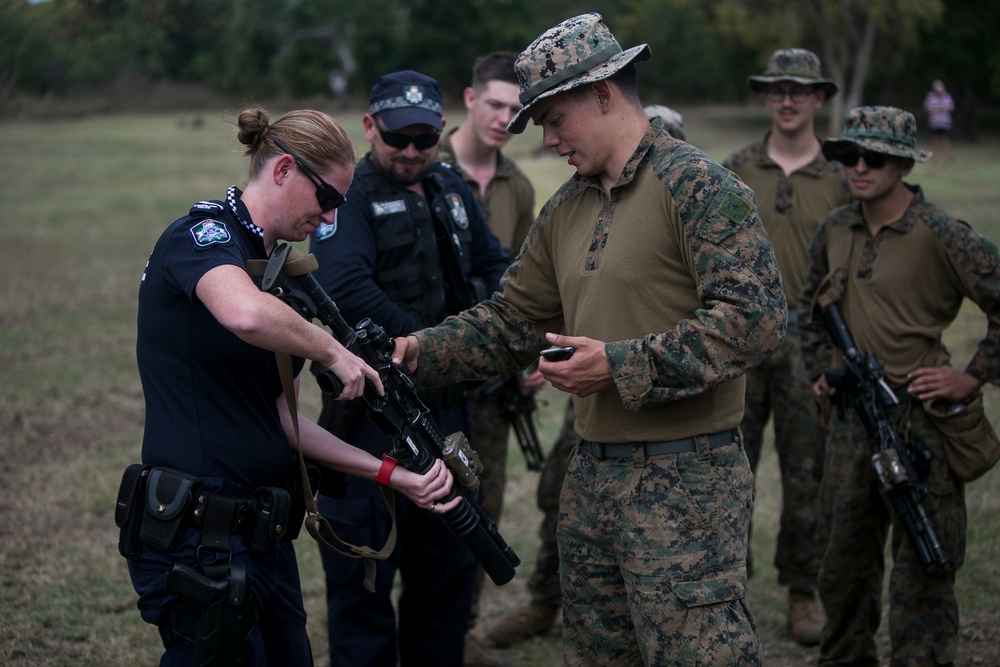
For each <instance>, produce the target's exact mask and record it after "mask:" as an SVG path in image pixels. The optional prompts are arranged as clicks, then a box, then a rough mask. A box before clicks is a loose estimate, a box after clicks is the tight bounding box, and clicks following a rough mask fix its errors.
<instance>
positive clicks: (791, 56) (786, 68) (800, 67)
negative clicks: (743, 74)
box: [747, 49, 838, 99]
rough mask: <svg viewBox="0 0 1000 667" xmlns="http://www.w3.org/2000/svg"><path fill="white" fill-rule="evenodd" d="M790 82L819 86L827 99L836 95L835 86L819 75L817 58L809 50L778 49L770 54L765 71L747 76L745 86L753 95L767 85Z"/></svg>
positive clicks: (831, 81)
mask: <svg viewBox="0 0 1000 667" xmlns="http://www.w3.org/2000/svg"><path fill="white" fill-rule="evenodd" d="M779 81H791V82H793V83H800V84H802V85H803V86H820V87H822V88H823V89H824V90H825V91H826V97H827V99H829V98H831V97H833V96H834V95H836V94H837V90H838V88H837V84H836V83H834V82H833V79H826V78H824V77H823V75H822V74H821V70H820V62H819V56H817V55H816V54H815V53H813V52H812V51H810V50H809V49H779V50H777V51H775V52H774V53H772V54H771V57H770V58H768V61H767V69H766V70H765V71H764V73H763V74H761V75H759V76H748V77H747V85H748V86H750V90H752V91H753V92H755V93H759V92H762V91H764V90H765V89H766V88H767V86H768V84H772V83H778V82H779Z"/></svg>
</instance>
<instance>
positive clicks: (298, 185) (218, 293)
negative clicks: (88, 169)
mask: <svg viewBox="0 0 1000 667" xmlns="http://www.w3.org/2000/svg"><path fill="white" fill-rule="evenodd" d="M235 124H237V125H238V127H239V135H238V138H239V141H240V143H241V144H243V145H244V146H246V150H245V152H244V155H245V156H248V157H249V158H250V169H249V179H248V181H247V184H246V186H245V187H244V188H243V189H240V188H238V187H236V186H235V185H234V186H231V187H230V188H229V189H228V190H227V191H226V194H225V197H224V198H223V199H221V200H211V201H201V202H198V203H196V204H195V205H194V206H192V207H191V209H190V212H189V213H188V214H187V215H185V216H183V217H181V218H179V219H178V220H176V221H175V222H173V223H172V224H171V225H170V226H169V227H168V228H167V229H166V231H164V232H163V234H162V235H161V236H160V238H159V240H158V241H157V242H156V244H155V246H154V248H153V250H152V252H151V254H150V255H149V259H148V261H147V263H146V266H145V270H144V273H143V275H142V281H141V283H140V286H139V297H138V298H139V309H138V320H137V342H136V360H137V362H138V367H139V376H140V378H141V381H142V389H143V394H144V397H145V404H146V405H145V407H146V414H145V431H144V434H143V442H142V464H135V465H133V466H129V469H128V471H127V472H126V475H125V480H124V483H123V484H122V491H121V492H120V494H119V499H118V505H117V510H116V523H118V525H119V527H121V528H122V529H123V530H122V538H123V539H122V541H121V544H120V549H121V551H122V553H123V555H126V557H127V558H128V559H129V560H128V568H129V574H130V576H131V579H132V584H133V586H134V587H135V590H136V592H137V593H138V595H139V600H138V607H139V610H140V612H141V614H142V618H143V619H144V620H145V621H146V622H148V623H151V624H154V625H156V626H158V629H159V632H160V636H161V638H162V640H163V645H164V647H165V652H164V653H163V656H162V658H161V661H160V665H170V666H181V665H183V666H184V667H190V665H192V664H199V665H235V664H244V665H265V664H269V665H296V666H305V665H311V664H312V651H311V648H310V645H309V639H308V636H307V634H306V613H305V609H304V607H303V602H302V591H301V586H300V581H299V573H298V566H297V564H296V557H295V550H294V548H293V546H292V543H291V540H290V539H289V537H290V535H291V534H292V533H294V532H297V526H298V525H301V522H302V515H301V513H300V514H298V516H297V518H296V516H295V512H294V511H293V510H291V507H292V506H294V505H295V500H296V499H295V498H294V497H293V493H294V491H290V490H292V489H294V488H295V487H294V484H295V481H296V480H297V479H298V475H299V466H298V463H297V461H296V459H295V451H294V450H295V445H294V443H295V442H296V437H295V434H294V431H293V427H292V421H291V416H290V414H289V411H288V405H287V403H286V400H285V397H284V395H283V391H282V383H281V381H280V380H279V374H278V367H277V362H276V358H275V353H283V354H288V355H291V356H292V359H293V366H294V369H295V371H296V372H298V371H299V370H301V368H302V366H303V364H304V359H312V360H314V361H316V362H318V363H320V364H322V365H323V366H324V367H326V368H328V369H330V370H331V371H333V372H334V373H335V374H336V375H337V377H338V378H339V379H340V380H341V382H343V384H344V386H345V390H344V394H343V397H344V398H345V399H350V398H353V397H356V396H359V395H360V394H361V392H362V390H363V388H364V385H365V382H366V381H372V382H374V383H375V386H376V387H378V389H379V391H381V383H380V381H379V376H378V374H377V373H376V372H375V371H374V370H373V369H372V368H370V367H368V366H367V365H366V364H365V363H364V362H363V361H361V360H360V359H359V358H358V357H356V356H355V355H353V354H351V353H350V352H348V351H347V350H345V349H344V348H343V347H342V346H341V345H340V343H338V342H337V340H336V339H335V338H334V337H333V336H331V335H330V333H329V332H328V331H326V330H324V329H321V328H320V327H318V326H316V325H314V324H312V323H310V322H307V321H306V320H304V319H303V318H302V317H301V316H300V315H299V314H298V313H297V312H296V311H294V310H293V309H292V308H290V307H289V306H288V305H286V304H285V303H284V302H282V301H281V300H279V299H277V298H276V297H274V296H272V295H271V294H267V293H265V292H262V291H261V290H260V288H259V286H258V284H257V283H255V280H254V279H252V278H251V276H250V274H249V272H248V269H247V265H248V261H250V260H266V259H267V257H268V256H269V254H270V253H271V252H272V251H273V249H274V248H275V246H276V244H277V243H278V242H279V241H293V242H294V241H303V240H305V239H306V238H307V237H308V235H309V234H310V233H311V232H312V231H313V230H314V229H316V227H317V226H319V224H320V223H321V222H323V221H331V220H333V218H334V211H335V209H336V207H337V206H339V205H340V204H341V203H342V202H343V201H344V198H343V197H342V196H341V194H340V193H342V192H344V191H345V190H346V189H347V187H348V185H350V183H351V178H352V175H353V173H354V149H353V146H352V144H351V141H350V139H349V138H348V136H347V133H346V132H344V130H343V128H342V127H341V126H340V125H338V124H337V122H336V121H334V120H333V119H332V118H330V117H329V116H327V115H326V114H323V113H320V112H317V111H311V110H303V111H291V112H288V113H286V114H284V115H282V116H281V117H280V118H278V119H277V120H275V121H274V122H270V119H269V116H268V114H267V112H266V111H264V110H263V109H260V108H248V109H245V110H243V111H242V112H241V113H240V114H239V117H238V120H237V121H236V123H235ZM296 386H297V384H296ZM298 422H299V428H300V435H301V438H300V440H299V442H300V443H301V450H302V452H303V453H304V454H305V455H306V456H308V457H309V458H311V459H314V460H316V461H318V462H321V463H323V464H324V465H325V466H327V467H330V468H333V469H335V470H339V471H342V472H344V473H347V474H351V475H354V476H357V477H362V478H365V479H364V480H357V481H356V483H357V484H358V485H359V486H362V485H363V486H371V487H374V486H375V484H372V483H371V481H370V480H375V479H376V478H377V476H378V474H379V471H380V469H381V466H382V462H381V461H380V460H379V458H377V457H375V456H372V455H371V454H369V453H366V452H364V451H361V450H359V449H357V448H355V447H352V446H350V445H348V444H347V443H345V442H344V441H342V440H340V439H338V438H336V437H334V436H332V435H331V434H330V433H328V432H327V431H325V430H323V429H321V428H319V427H318V426H316V425H315V424H314V423H313V422H311V421H309V420H308V419H306V418H305V417H304V416H302V415H298ZM438 463H439V464H440V462H438ZM143 484H145V488H143ZM388 484H389V486H390V487H391V488H393V489H395V490H398V491H400V492H402V493H403V494H405V495H406V497H407V498H409V499H410V500H412V501H413V502H414V503H416V504H417V505H419V506H421V507H424V508H430V507H432V506H433V504H434V501H435V500H436V499H438V498H440V497H442V496H444V495H446V494H447V492H448V490H449V489H450V488H451V475H450V473H448V472H447V470H446V469H445V468H444V466H443V465H435V467H434V468H433V469H432V470H431V471H430V472H429V473H428V474H427V475H426V476H420V475H416V474H414V473H411V472H409V471H407V470H403V469H402V468H396V469H395V470H394V471H393V472H392V473H391V476H390V477H389V479H388ZM298 494H299V505H302V502H301V491H298ZM196 658H197V659H196Z"/></svg>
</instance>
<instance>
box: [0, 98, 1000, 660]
mask: <svg viewBox="0 0 1000 667" xmlns="http://www.w3.org/2000/svg"><path fill="white" fill-rule="evenodd" d="M681 111H683V112H684V114H685V119H686V121H687V126H688V132H689V137H690V139H691V141H692V142H693V143H695V144H698V145H700V146H702V147H703V148H705V150H706V151H707V152H708V153H709V154H710V155H712V156H713V157H716V158H720V159H721V158H723V157H725V155H726V154H728V152H729V151H731V150H733V149H735V148H738V147H740V146H742V145H743V144H745V143H747V142H749V141H751V140H753V139H755V138H757V136H758V135H759V134H760V133H761V132H762V131H763V128H764V126H765V125H764V124H762V119H761V116H760V113H759V111H757V110H748V109H742V108H730V109H724V108H691V109H681ZM223 113H224V112H222V111H220V112H219V113H217V114H215V115H205V121H206V122H205V125H204V127H202V128H201V129H197V130H196V129H191V128H190V127H181V126H180V124H179V123H178V119H179V116H174V115H134V116H110V117H95V118H84V119H79V120H72V121H65V122H45V123H34V122H23V123H7V124H4V125H2V126H0V153H2V154H3V155H4V157H5V159H4V160H3V161H2V162H0V183H2V184H3V185H2V186H0V210H2V211H3V218H2V222H0V247H2V248H3V261H0V378H2V388H0V488H2V489H3V490H4V492H3V493H2V494H0V664H4V665H11V666H13V665H39V666H44V667H51V666H55V665H124V664H152V663H155V661H156V660H157V656H158V655H159V652H160V648H159V642H158V639H157V635H156V632H155V630H154V629H153V628H151V627H150V626H147V625H146V624H145V623H143V622H142V620H141V619H140V618H139V615H138V613H137V611H136V610H135V606H134V605H135V594H134V593H133V591H132V589H131V586H130V584H129V582H128V576H127V572H126V568H125V561H124V560H123V559H122V558H121V557H120V556H119V555H118V553H117V548H116V540H117V531H116V529H115V528H114V525H113V520H112V508H113V504H114V495H115V493H116V491H117V485H118V480H119V478H120V474H121V471H122V469H123V468H124V467H125V465H126V464H127V463H129V462H132V461H135V460H137V459H138V457H139V443H140V439H141V434H142V395H141V390H140V388H139V382H138V375H137V372H136V368H135V357H134V340H135V311H136V293H137V290H138V285H139V278H140V275H141V273H142V269H143V265H144V263H145V261H146V256H147V254H148V253H149V250H150V249H151V248H152V245H153V242H154V241H155V239H156V238H157V236H158V235H159V234H160V232H161V231H162V230H163V228H164V227H165V226H166V225H167V224H169V222H170V221H171V220H173V219H174V218H176V217H177V216H179V215H181V214H183V213H184V212H185V211H186V210H187V208H188V207H189V206H190V204H191V203H193V202H194V201H196V200H199V199H203V198H217V197H220V196H221V195H222V194H223V192H224V190H225V188H226V187H227V186H228V185H230V184H232V183H239V182H241V181H242V180H243V179H244V178H245V174H246V162H245V159H244V158H242V157H241V156H240V155H239V153H238V150H237V144H236V142H235V140H234V138H233V133H232V129H231V127H230V126H229V125H228V124H226V123H225V122H224V121H223V120H222V116H223ZM232 116H233V114H232V113H229V114H228V117H232ZM341 118H342V121H343V122H344V124H345V127H347V128H348V130H349V131H350V132H351V134H352V136H353V137H354V139H355V141H356V143H357V146H358V149H359V152H363V150H364V146H365V143H364V138H363V135H362V133H361V129H360V128H361V124H360V116H359V115H358V114H350V115H344V116H342V117H341ZM460 121H461V115H460V114H455V115H454V116H452V117H451V118H450V119H449V123H450V125H451V126H453V125H455V124H457V123H458V122H460ZM540 143H541V136H540V134H539V132H538V130H537V129H536V128H533V127H529V128H528V130H527V131H526V132H525V133H524V134H523V135H520V136H518V137H516V138H515V139H514V140H513V141H512V142H511V144H510V147H509V151H508V152H509V153H510V154H511V155H512V156H513V157H514V158H515V159H517V160H518V161H519V162H520V163H521V164H522V166H523V167H524V168H525V169H526V171H527V172H528V173H529V175H530V176H531V178H532V180H533V182H534V183H535V187H536V189H537V191H538V202H537V204H538V206H540V205H541V204H542V203H543V201H544V199H545V198H547V197H548V196H549V195H550V194H551V193H552V192H553V191H554V190H555V189H556V187H558V185H559V184H560V183H562V182H563V181H564V180H565V179H566V177H567V176H568V175H569V174H570V172H571V170H570V169H569V167H567V165H566V164H565V161H564V160H561V159H559V158H557V157H547V156H545V155H543V154H540V153H539V151H538V148H539V146H540ZM998 147H1000V143H998V142H997V141H996V140H995V139H990V140H984V142H983V143H982V144H980V145H978V146H968V145H957V146H955V147H954V150H953V153H952V160H951V164H950V165H949V166H947V167H946V168H938V167H937V166H935V165H934V164H933V161H932V162H931V163H930V164H928V165H922V166H918V167H917V169H916V170H915V172H914V174H913V176H912V177H911V180H913V181H914V182H919V183H921V184H923V186H924V188H925V190H926V192H927V195H928V197H929V198H930V199H931V200H932V201H934V202H936V203H938V204H940V205H942V206H943V207H945V208H946V209H948V210H950V211H952V212H953V213H955V214H956V215H959V216H960V217H962V218H964V219H966V220H967V221H968V222H970V223H971V224H972V225H973V226H975V227H976V228H977V229H980V230H981V231H983V232H984V233H986V234H987V235H988V236H990V237H991V238H993V239H995V240H996V239H1000V220H998V219H997V218H996V215H995V211H996V208H997V204H998V203H1000V202H998V200H1000V193H998V191H997V190H996V188H995V184H996V183H997V182H1000V164H998V162H997V161H996V160H995V156H996V155H997V154H998V153H997V149H998ZM982 331H983V325H982V317H981V314H979V313H978V312H977V310H976V309H975V308H974V307H968V308H965V309H963V311H962V313H961V316H960V318H959V321H958V322H957V323H956V326H955V327H953V328H952V329H950V330H949V331H948V333H947V341H948V344H949V345H950V347H952V349H953V351H954V352H955V356H956V358H957V359H959V360H964V359H967V358H968V355H969V354H970V353H971V346H972V345H974V344H975V342H976V341H977V340H978V338H979V337H980V336H981V335H982ZM987 394H988V396H987V398H988V409H989V410H990V414H991V415H993V418H994V423H996V424H1000V419H998V418H997V417H998V415H1000V404H998V396H997V391H996V390H995V389H994V388H990V389H989V391H988V392H987ZM544 399H545V404H544V405H543V409H542V414H541V415H540V423H539V428H540V432H541V437H542V441H543V443H546V444H547V443H549V442H551V440H552V438H553V437H554V436H555V433H556V431H557V430H558V428H559V426H560V424H561V417H562V410H563V407H564V405H565V403H564V399H563V397H562V396H560V395H558V394H557V392H554V391H548V392H546V394H545V395H544ZM301 402H302V405H303V410H304V412H305V413H306V414H309V415H315V414H317V413H318V406H319V393H318V390H317V389H316V388H315V387H314V386H312V385H311V383H309V382H303V396H302V401H301ZM509 472H510V477H511V480H510V483H509V486H508V496H507V498H508V500H507V505H506V508H507V509H506V511H505V516H504V518H503V520H502V522H501V530H502V532H503V533H504V535H505V537H506V538H507V539H508V541H509V542H510V543H511V544H512V545H513V546H514V548H515V550H516V551H517V552H518V554H519V555H520V556H521V558H522V560H523V565H521V567H520V568H519V571H518V576H517V577H516V578H515V579H514V581H513V582H511V583H510V584H508V585H507V586H504V587H502V588H495V587H492V586H491V585H488V586H487V589H486V594H485V595H484V600H483V615H484V617H485V618H486V619H487V620H488V619H489V618H491V617H495V616H496V615H499V614H500V613H503V612H504V611H506V610H507V609H509V608H511V606H513V605H514V604H517V603H518V602H520V601H523V600H524V598H525V588H524V586H525V580H526V579H527V576H528V575H529V574H530V572H531V569H532V567H533V564H534V555H535V550H536V549H537V537H536V535H537V529H538V522H539V515H538V512H537V510H536V509H535V506H534V492H535V486H536V484H537V475H536V474H534V473H529V472H526V470H525V467H524V464H523V459H522V458H521V457H520V453H519V452H518V451H517V450H516V448H514V447H512V448H511V461H510V470H509ZM757 490H758V502H757V507H756V510H755V511H756V514H755V532H754V549H755V551H756V553H757V554H758V555H759V558H758V564H759V566H758V574H757V575H756V576H755V578H754V580H753V581H752V582H751V603H752V605H753V607H754V610H755V613H756V615H757V618H758V622H759V623H760V625H761V628H762V633H765V634H766V633H769V632H771V633H775V632H777V633H780V628H779V629H775V628H776V626H777V625H780V620H781V614H782V613H783V610H784V599H783V591H782V590H781V589H779V588H778V587H777V584H776V575H775V573H774V571H773V568H772V567H771V566H770V556H771V554H772V553H773V544H774V535H775V531H776V526H777V508H778V506H779V504H780V497H779V496H778V495H777V493H778V484H777V472H776V463H775V461H774V457H773V449H772V448H770V447H767V446H765V455H764V459H763V462H762V465H761V470H760V476H759V481H758V485H757ZM967 498H968V506H969V549H968V562H967V564H966V567H965V568H964V569H963V570H962V571H961V572H960V573H959V576H958V593H959V599H960V601H961V604H962V609H963V612H976V611H982V612H996V611H997V609H998V604H997V602H996V600H997V599H998V595H1000V576H998V575H1000V572H998V569H1000V566H998V565H997V563H998V561H997V558H996V554H997V553H998V552H1000V474H998V473H997V472H996V471H993V472H991V473H990V474H989V475H987V476H986V477H985V478H983V479H981V480H979V481H977V482H975V483H974V484H972V485H971V486H970V487H969V488H968V491H967ZM298 548H299V553H300V557H301V561H302V563H301V566H302V573H303V586H304V591H305V595H306V600H307V605H308V609H309V612H310V633H311V636H312V639H313V646H314V651H315V653H316V655H317V657H318V659H319V660H320V663H319V664H322V658H323V656H325V653H326V644H325V632H326V631H325V622H324V618H323V616H324V612H323V601H322V598H323V578H322V569H321V566H320V564H319V557H318V555H317V547H316V546H315V545H314V544H313V543H312V541H311V540H310V538H308V536H306V535H305V534H303V538H302V539H300V541H299V543H298ZM795 650H796V649H795V648H794V646H793V645H789V647H788V648H787V652H788V653H789V654H790V655H793V654H794V651H795ZM510 655H511V657H514V658H516V659H517V660H518V661H519V664H522V665H527V666H528V667H531V666H532V665H552V664H559V663H560V662H561V652H560V646H559V640H558V638H557V636H556V635H555V634H552V635H549V636H546V637H542V638H538V639H535V640H532V641H530V642H528V643H526V644H525V645H524V646H521V647H518V648H516V649H513V650H512V651H511V652H510Z"/></svg>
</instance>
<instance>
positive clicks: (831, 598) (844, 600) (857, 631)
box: [819, 405, 966, 667]
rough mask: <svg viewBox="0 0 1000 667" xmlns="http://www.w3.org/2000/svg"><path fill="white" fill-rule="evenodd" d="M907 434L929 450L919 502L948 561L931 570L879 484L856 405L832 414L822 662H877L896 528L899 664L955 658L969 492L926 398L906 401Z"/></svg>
mask: <svg viewBox="0 0 1000 667" xmlns="http://www.w3.org/2000/svg"><path fill="white" fill-rule="evenodd" d="M895 411H896V413H897V414H896V416H897V418H899V419H900V421H905V418H900V417H899V412H900V411H903V412H904V413H905V416H906V417H908V418H909V420H910V433H911V435H913V436H916V437H918V438H920V439H921V440H923V442H924V443H925V444H926V445H927V447H928V448H929V449H930V451H931V454H932V457H933V458H932V460H931V469H930V474H929V475H928V478H927V480H926V481H925V482H924V485H925V486H926V488H927V491H928V493H927V495H926V496H925V497H924V498H923V500H922V501H921V504H922V505H923V508H924V510H925V511H926V512H927V515H928V517H929V518H930V521H931V524H932V525H933V528H934V531H935V533H936V535H937V538H938V541H939V542H940V543H941V546H942V550H943V551H944V555H945V557H946V558H947V559H948V560H949V561H950V562H951V568H949V569H948V570H947V571H944V572H939V573H928V572H926V571H925V570H924V569H923V567H922V566H921V564H920V561H919V558H918V556H917V554H916V551H915V550H914V548H913V545H912V543H911V542H910V539H909V537H908V536H907V535H906V532H905V530H904V529H903V527H902V525H901V524H900V522H899V520H898V519H897V518H896V517H895V516H894V515H893V513H892V510H891V509H890V508H889V505H888V503H887V502H886V500H885V498H884V496H883V495H882V493H880V491H879V484H878V483H877V481H876V479H875V475H874V472H873V466H872V462H871V445H870V444H869V442H868V436H867V434H866V433H865V430H864V428H863V427H862V426H861V423H860V422H859V420H858V418H857V416H856V415H855V413H854V411H853V410H851V409H850V408H848V409H847V410H846V411H845V420H844V421H839V420H836V419H835V420H834V421H833V423H832V425H831V426H832V428H831V432H830V439H829V440H828V441H827V444H826V467H825V473H824V477H823V485H822V491H821V506H822V513H821V521H820V538H821V540H823V543H824V544H826V545H827V547H826V550H825V552H824V554H823V559H822V564H821V566H820V574H819V594H820V600H821V601H822V603H823V607H824V609H825V610H826V614H827V622H826V627H825V628H824V629H823V636H822V639H821V642H820V656H819V664H820V665H823V666H831V665H856V666H861V667H864V666H870V667H876V666H878V665H884V664H886V662H885V659H884V657H883V659H882V660H881V661H880V660H879V659H878V655H877V653H876V643H875V633H876V631H877V630H878V627H879V625H880V622H881V615H882V580H883V577H884V573H885V542H886V539H887V538H888V537H889V530H890V527H891V529H892V538H891V539H892V561H893V563H892V572H891V574H890V575H889V639H890V644H891V648H892V658H891V663H890V664H891V665H892V666H893V667H917V666H922V665H938V664H948V663H951V662H953V661H954V660H955V659H956V653H957V649H958V627H959V619H958V602H957V600H956V598H955V591H954V584H955V572H956V571H957V570H958V569H959V568H960V567H961V565H962V563H963V561H964V560H965V528H966V511H965V494H964V489H963V486H962V485H961V484H959V483H957V482H955V481H954V480H953V479H952V477H951V475H950V473H949V471H948V464H947V461H946V460H945V455H944V443H943V441H942V439H941V435H940V432H939V431H938V430H937V428H936V427H935V426H934V425H933V424H932V423H930V420H929V419H928V417H927V415H926V413H924V411H923V409H922V408H921V407H920V406H919V405H913V406H909V407H907V406H900V408H896V409H895Z"/></svg>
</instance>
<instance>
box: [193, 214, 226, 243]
mask: <svg viewBox="0 0 1000 667" xmlns="http://www.w3.org/2000/svg"><path fill="white" fill-rule="evenodd" d="M191 236H192V237H193V238H194V244H195V246H196V247H198V248H207V247H209V246H212V245H228V244H229V243H231V242H232V240H233V237H232V235H230V233H229V230H228V229H227V228H226V223H224V222H222V221H220V220H202V221H201V222H199V223H198V224H197V225H195V226H194V227H192V228H191Z"/></svg>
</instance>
